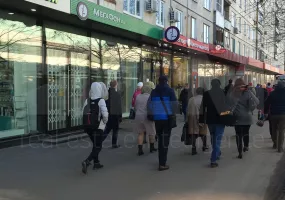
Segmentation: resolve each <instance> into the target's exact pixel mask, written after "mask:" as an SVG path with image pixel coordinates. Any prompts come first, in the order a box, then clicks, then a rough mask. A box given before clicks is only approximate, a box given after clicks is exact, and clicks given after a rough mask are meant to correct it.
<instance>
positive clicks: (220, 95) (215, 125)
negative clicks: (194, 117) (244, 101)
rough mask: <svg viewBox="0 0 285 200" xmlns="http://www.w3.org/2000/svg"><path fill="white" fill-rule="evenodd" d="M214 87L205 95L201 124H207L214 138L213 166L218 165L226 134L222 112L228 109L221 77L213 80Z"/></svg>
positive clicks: (200, 118)
mask: <svg viewBox="0 0 285 200" xmlns="http://www.w3.org/2000/svg"><path fill="white" fill-rule="evenodd" d="M211 86H212V88H211V89H210V90H209V91H206V92H205V93H204V95H203V101H202V104H201V109H200V111H201V113H200V117H199V122H200V124H207V125H208V129H209V132H210V134H211V139H212V154H211V167H212V168H215V167H218V163H217V161H218V160H219V158H220V156H221V150H220V147H221V141H222V138H223V135H224V130H225V125H224V124H223V123H222V122H221V119H220V114H221V113H222V112H224V111H225V110H226V107H225V106H226V96H225V93H224V90H222V89H221V82H220V80H219V79H213V80H212V81H211Z"/></svg>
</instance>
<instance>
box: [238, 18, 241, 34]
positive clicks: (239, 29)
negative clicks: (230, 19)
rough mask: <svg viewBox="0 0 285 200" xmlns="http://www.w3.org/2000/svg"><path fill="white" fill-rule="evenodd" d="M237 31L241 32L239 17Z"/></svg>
mask: <svg viewBox="0 0 285 200" xmlns="http://www.w3.org/2000/svg"><path fill="white" fill-rule="evenodd" d="M238 31H239V32H241V17H240V18H239V19H238Z"/></svg>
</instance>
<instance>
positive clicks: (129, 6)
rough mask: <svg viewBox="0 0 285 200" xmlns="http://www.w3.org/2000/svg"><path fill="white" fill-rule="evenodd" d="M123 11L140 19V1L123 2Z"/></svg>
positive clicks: (128, 0) (125, 0)
mask: <svg viewBox="0 0 285 200" xmlns="http://www.w3.org/2000/svg"><path fill="white" fill-rule="evenodd" d="M124 11H126V12H128V13H130V14H132V15H134V16H138V17H141V0H124Z"/></svg>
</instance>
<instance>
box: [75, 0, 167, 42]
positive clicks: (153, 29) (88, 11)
mask: <svg viewBox="0 0 285 200" xmlns="http://www.w3.org/2000/svg"><path fill="white" fill-rule="evenodd" d="M71 14H74V15H78V17H79V18H80V19H81V20H86V19H90V20H93V21H97V22H100V23H103V24H108V25H110V26H114V27H118V28H121V29H125V30H128V31H131V32H134V33H138V34H141V35H145V36H148V37H151V38H155V39H158V40H161V39H162V36H163V29H162V28H160V27H157V26H154V25H151V24H148V23H146V22H144V21H143V20H141V19H137V18H135V17H133V16H130V15H128V14H123V13H119V12H117V11H114V10H111V9H109V8H106V7H103V6H99V5H97V4H95V3H92V2H89V1H87V0H71Z"/></svg>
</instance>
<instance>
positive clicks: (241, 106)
mask: <svg viewBox="0 0 285 200" xmlns="http://www.w3.org/2000/svg"><path fill="white" fill-rule="evenodd" d="M229 97H230V102H231V105H232V107H234V114H235V116H236V117H237V122H236V124H235V131H236V143H237V149H238V156H237V157H238V158H239V159H242V157H243V152H247V151H248V150H249V130H250V126H251V125H252V124H253V119H252V112H253V110H254V109H255V108H256V106H257V105H258V104H259V100H258V98H257V97H256V96H255V95H254V94H253V92H252V90H251V89H250V88H249V87H248V86H247V85H246V84H245V82H244V80H243V79H241V78H239V79H237V80H236V81H235V85H234V88H233V91H232V93H231V94H230V96H229Z"/></svg>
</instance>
